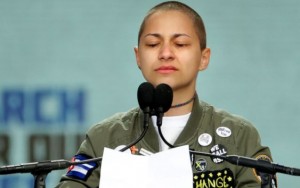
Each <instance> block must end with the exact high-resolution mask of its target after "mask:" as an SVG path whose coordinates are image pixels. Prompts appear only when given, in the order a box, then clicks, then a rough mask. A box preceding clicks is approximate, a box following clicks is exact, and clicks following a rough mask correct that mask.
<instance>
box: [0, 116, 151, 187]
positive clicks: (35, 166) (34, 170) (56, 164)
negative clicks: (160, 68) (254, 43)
mask: <svg viewBox="0 0 300 188" xmlns="http://www.w3.org/2000/svg"><path fill="white" fill-rule="evenodd" d="M148 127H149V114H145V115H144V129H143V132H142V133H141V135H140V136H139V137H138V138H137V139H136V140H135V141H133V142H132V143H130V144H128V145H127V146H125V147H124V148H122V149H121V150H120V151H125V150H127V149H128V148H130V147H132V146H133V145H135V144H136V143H138V142H139V141H140V140H141V139H142V138H143V137H144V136H145V134H146V132H147V130H148ZM101 161H102V157H98V158H93V159H87V160H83V161H74V162H71V161H67V160H64V159H60V160H51V161H42V162H32V163H22V164H19V165H8V166H2V167H0V175H7V174H15V173H31V174H32V175H33V176H34V188H46V182H45V180H46V178H47V175H48V174H49V173H50V172H51V171H52V170H62V169H66V168H68V167H70V166H71V165H78V164H85V163H89V162H101Z"/></svg>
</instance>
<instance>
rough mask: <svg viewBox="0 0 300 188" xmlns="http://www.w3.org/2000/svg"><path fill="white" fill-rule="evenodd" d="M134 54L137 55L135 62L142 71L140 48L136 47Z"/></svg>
mask: <svg viewBox="0 0 300 188" xmlns="http://www.w3.org/2000/svg"><path fill="white" fill-rule="evenodd" d="M134 54H135V61H136V64H137V66H138V67H139V69H141V64H140V57H139V48H138V47H134Z"/></svg>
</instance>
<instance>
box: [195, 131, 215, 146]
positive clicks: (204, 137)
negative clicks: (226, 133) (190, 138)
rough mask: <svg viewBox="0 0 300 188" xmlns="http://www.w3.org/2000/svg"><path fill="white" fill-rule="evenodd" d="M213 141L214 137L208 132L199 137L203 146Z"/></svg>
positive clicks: (199, 141)
mask: <svg viewBox="0 0 300 188" xmlns="http://www.w3.org/2000/svg"><path fill="white" fill-rule="evenodd" d="M211 142H212V137H211V136H210V134H208V133H203V134H201V135H200V136H199V138H198V143H199V144H200V145H201V146H208V145H209V144H210V143H211Z"/></svg>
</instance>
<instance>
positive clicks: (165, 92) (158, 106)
mask: <svg viewBox="0 0 300 188" xmlns="http://www.w3.org/2000/svg"><path fill="white" fill-rule="evenodd" d="M172 101H173V90H172V88H171V87H170V86H169V85H167V84H159V85H158V86H157V87H156V89H155V95H154V113H155V115H156V118H157V119H156V125H157V127H158V134H159V136H160V138H161V139H162V140H163V142H164V143H165V144H166V145H167V146H169V147H170V148H174V146H173V145H172V144H170V143H169V142H168V141H167V140H166V139H165V137H164V135H163V133H162V131H161V125H162V118H163V116H164V113H165V112H166V111H168V110H169V109H170V108H171V105H172Z"/></svg>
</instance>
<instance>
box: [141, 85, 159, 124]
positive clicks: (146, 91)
mask: <svg viewBox="0 0 300 188" xmlns="http://www.w3.org/2000/svg"><path fill="white" fill-rule="evenodd" d="M154 92H155V89H154V86H153V85H152V84H150V83H149V82H144V83H142V84H141V85H140V86H139V88H138V92H137V97H138V102H139V106H140V108H141V109H142V111H143V112H144V126H148V125H149V118H150V116H151V112H152V110H153V108H154Z"/></svg>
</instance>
